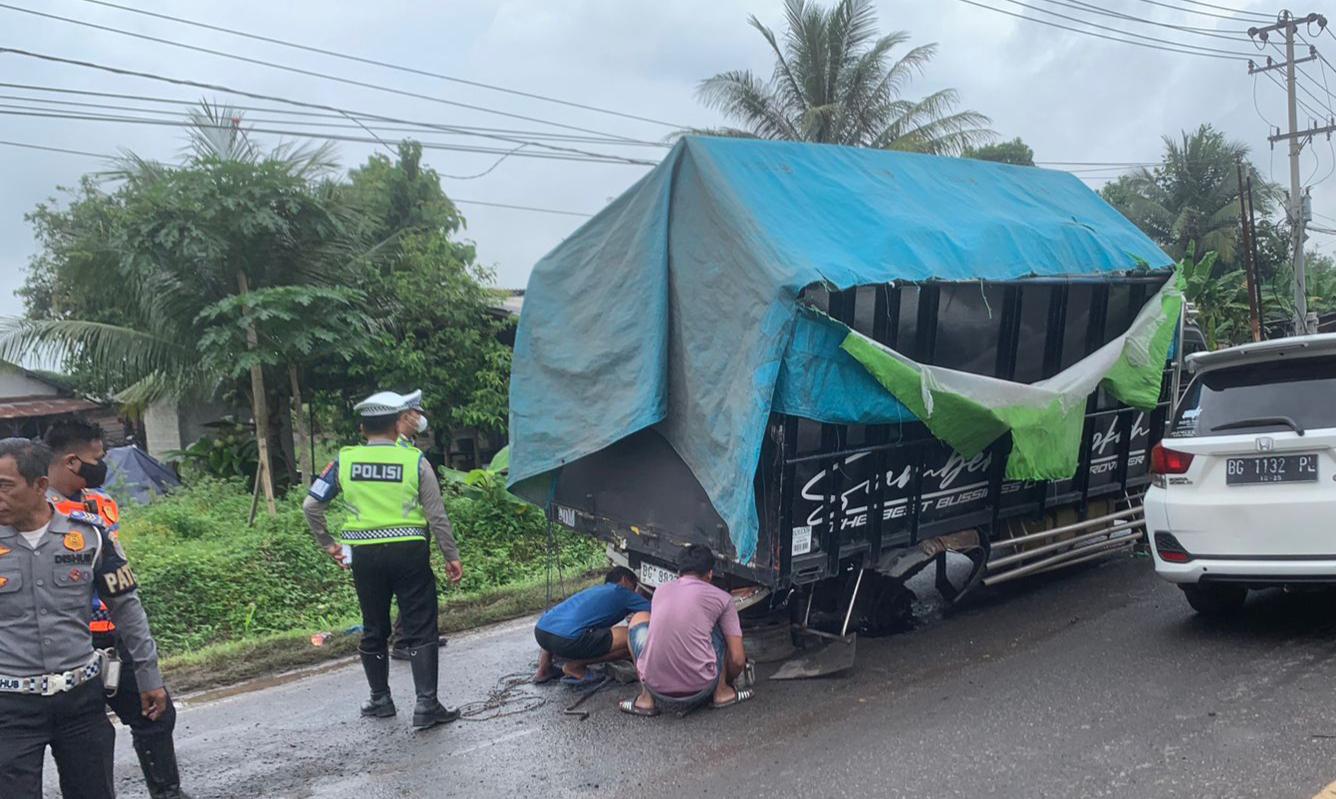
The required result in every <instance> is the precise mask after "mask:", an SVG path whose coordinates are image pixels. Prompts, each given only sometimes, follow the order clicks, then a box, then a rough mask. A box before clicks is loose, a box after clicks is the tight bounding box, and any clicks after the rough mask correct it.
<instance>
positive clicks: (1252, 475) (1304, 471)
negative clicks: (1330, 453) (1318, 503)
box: [1225, 454, 1317, 485]
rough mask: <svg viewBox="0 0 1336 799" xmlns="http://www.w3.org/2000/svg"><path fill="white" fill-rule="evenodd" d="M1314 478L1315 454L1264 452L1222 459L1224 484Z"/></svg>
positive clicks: (1307, 480)
mask: <svg viewBox="0 0 1336 799" xmlns="http://www.w3.org/2000/svg"><path fill="white" fill-rule="evenodd" d="M1313 482H1317V455H1312V454H1304V455H1265V456H1262V457H1260V458H1228V459H1226V460H1225V484H1226V485H1252V484H1256V483H1313Z"/></svg>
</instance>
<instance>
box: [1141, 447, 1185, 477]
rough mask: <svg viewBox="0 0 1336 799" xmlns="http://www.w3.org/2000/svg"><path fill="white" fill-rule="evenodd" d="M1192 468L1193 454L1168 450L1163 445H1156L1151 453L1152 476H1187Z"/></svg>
mask: <svg viewBox="0 0 1336 799" xmlns="http://www.w3.org/2000/svg"><path fill="white" fill-rule="evenodd" d="M1190 466H1192V453H1190V452H1179V451H1178V450H1175V449H1168V448H1166V447H1165V446H1164V445H1163V444H1156V445H1155V447H1154V448H1153V449H1151V451H1150V473H1151V474H1187V471H1188V467H1190Z"/></svg>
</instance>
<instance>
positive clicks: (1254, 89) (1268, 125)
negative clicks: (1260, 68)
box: [1252, 72, 1276, 132]
mask: <svg viewBox="0 0 1336 799" xmlns="http://www.w3.org/2000/svg"><path fill="white" fill-rule="evenodd" d="M1267 74H1270V73H1267V72H1254V73H1253V76H1252V79H1253V85H1252V98H1253V110H1254V111H1256V112H1257V117H1258V118H1259V119H1261V120H1262V121H1263V122H1265V123H1266V129H1267V131H1268V132H1269V131H1270V130H1271V129H1272V128H1274V127H1276V126H1275V125H1273V124H1271V120H1269V119H1267V118H1266V114H1263V113H1262V107H1261V106H1260V105H1258V104H1257V76H1258V75H1267Z"/></svg>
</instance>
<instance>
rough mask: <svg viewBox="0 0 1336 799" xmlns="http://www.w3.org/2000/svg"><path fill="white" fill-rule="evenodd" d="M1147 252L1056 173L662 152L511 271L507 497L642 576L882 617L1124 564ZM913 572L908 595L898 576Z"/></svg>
mask: <svg viewBox="0 0 1336 799" xmlns="http://www.w3.org/2000/svg"><path fill="white" fill-rule="evenodd" d="M1172 267H1173V263H1172V260H1171V259H1170V258H1169V256H1167V255H1166V254H1165V253H1163V252H1162V251H1161V250H1160V249H1159V248H1158V247H1157V246H1156V245H1155V244H1154V243H1153V242H1151V241H1150V240H1149V239H1148V238H1147V237H1146V236H1145V235H1144V234H1142V233H1141V231H1139V230H1138V229H1137V228H1136V227H1135V226H1133V225H1132V224H1131V223H1130V222H1128V221H1127V220H1126V219H1125V218H1123V217H1122V216H1121V215H1120V214H1118V213H1117V212H1116V211H1115V210H1113V209H1112V208H1111V207H1109V206H1108V205H1107V204H1105V203H1104V202H1103V201H1102V200H1101V199H1100V197H1099V196H1098V195H1097V194H1095V193H1094V192H1092V191H1090V190H1089V189H1088V188H1086V187H1085V186H1084V185H1083V184H1081V183H1080V181H1079V180H1078V179H1077V178H1075V177H1073V176H1071V175H1068V174H1066V173H1060V172H1054V171H1050V170H1044V169H1039V168H1035V167H1020V166H1010V165H1002V164H993V163H987V162H980V161H970V160H967V159H960V158H945V157H937V156H928V155H919V154H910V153H895V152H885V151H876V150H859V149H854V148H846V147H836V146H830V145H815V144H797V143H779V142H765V141H746V140H731V139H712V138H704V137H686V138H685V139H683V140H682V141H679V142H678V144H677V145H676V146H675V148H674V149H673V151H672V152H671V153H670V155H669V156H668V158H666V159H665V161H664V162H663V163H662V164H661V165H660V166H659V167H658V168H656V169H655V170H654V171H652V172H651V173H650V174H649V175H647V176H646V177H645V178H644V179H642V180H641V181H639V182H638V183H637V184H636V185H634V186H633V187H631V188H630V189H628V190H627V192H626V193H625V194H623V195H622V196H621V197H619V198H617V199H616V200H614V201H613V203H612V204H611V205H609V207H608V208H607V209H605V210H604V211H603V212H602V213H600V214H599V215H597V216H596V217H595V218H594V219H592V220H591V221H590V222H589V223H587V224H586V225H584V226H583V227H582V228H581V229H580V230H578V231H576V233H575V234H573V235H572V236H571V237H570V238H568V239H567V240H566V241H565V242H563V243H562V244H561V245H560V246H558V247H557V248H556V249H555V250H554V251H553V252H552V253H551V254H549V255H548V256H547V257H545V258H544V259H543V260H542V261H540V263H539V264H538V265H537V266H536V267H535V269H534V272H533V276H532V277H531V279H530V282H529V285H528V288H527V289H526V293H525V298H526V299H525V308H524V313H523V315H522V317H521V320H520V324H519V329H518V331H517V336H516V348H515V354H514V362H513V372H512V383H511V450H510V452H511V474H510V481H511V485H512V490H514V491H515V492H516V493H518V494H520V495H521V496H524V497H525V498H527V499H529V500H531V501H533V502H535V503H536V504H539V505H540V506H542V507H543V508H544V509H545V510H546V512H547V513H548V514H549V517H550V519H551V520H552V521H553V522H554V523H556V524H560V525H563V526H565V527H567V528H570V529H573V530H576V531H578V532H580V533H583V534H586V535H590V536H594V537H596V538H598V539H601V540H603V541H605V542H607V543H608V545H609V549H610V552H611V553H612V554H613V555H614V557H617V558H618V559H623V560H624V561H625V562H626V563H627V564H629V565H630V566H631V567H632V568H633V569H635V570H636V571H637V573H638V574H639V576H640V579H641V582H642V583H644V584H646V585H648V586H651V587H652V586H654V585H657V584H659V583H661V582H663V581H664V580H668V579H672V578H673V577H674V576H675V573H676V571H675V568H674V564H675V562H676V560H677V557H678V555H679V554H680V552H681V550H682V548H683V547H685V546H688V545H691V544H705V545H708V546H710V547H711V549H712V550H713V551H714V552H715V553H716V555H717V557H718V563H717V565H716V570H715V573H716V575H717V581H718V582H719V584H720V585H721V586H722V587H724V588H727V589H729V590H732V591H734V592H735V595H737V596H739V597H745V598H746V599H745V601H743V602H742V604H744V605H750V606H753V607H755V608H756V611H755V613H756V614H758V615H764V614H775V613H780V612H787V614H788V618H789V621H790V622H791V623H792V624H794V625H796V626H797V627H800V628H801V629H803V630H811V631H816V632H824V633H825V634H826V635H828V636H831V635H833V636H838V637H847V636H848V635H849V634H850V632H851V631H854V632H862V633H865V634H866V633H881V632H887V631H891V630H894V629H898V628H900V627H902V626H903V625H904V623H905V615H906V612H907V607H908V602H909V601H910V600H911V599H912V594H911V593H910V592H909V590H908V589H907V587H906V584H907V582H908V581H909V580H910V579H911V578H914V577H915V576H916V575H919V574H920V573H924V572H925V570H928V571H927V572H926V575H931V580H932V583H933V585H934V586H935V588H936V590H937V591H938V592H940V594H941V595H942V597H944V598H945V599H946V600H947V601H949V602H951V601H956V600H958V599H959V598H960V597H961V596H963V595H964V594H965V593H966V592H968V591H970V590H972V589H973V588H974V587H976V586H978V585H994V584H998V583H1002V582H1007V581H1010V580H1015V579H1020V578H1023V577H1026V576H1029V575H1033V574H1037V573H1042V572H1045V571H1049V570H1052V569H1056V568H1062V567H1065V566H1069V565H1074V564H1078V563H1083V562H1086V561H1089V560H1092V559H1095V558H1100V557H1104V556H1106V555H1109V554H1111V553H1116V552H1125V551H1126V550H1127V549H1128V548H1129V547H1133V546H1135V545H1136V544H1137V542H1138V541H1139V540H1140V539H1141V538H1142V536H1143V534H1144V531H1143V529H1142V524H1143V522H1142V513H1141V510H1140V497H1141V494H1142V493H1143V492H1144V489H1145V486H1146V485H1147V484H1148V482H1149V481H1150V472H1149V465H1150V464H1149V460H1148V452H1149V451H1150V449H1151V448H1152V447H1153V446H1154V445H1155V443H1157V441H1158V440H1159V438H1160V437H1161V434H1162V432H1163V430H1164V427H1165V421H1166V418H1167V416H1168V413H1169V410H1170V408H1169V406H1170V398H1171V397H1174V396H1175V395H1176V392H1177V390H1178V364H1177V358H1176V357H1175V356H1176V353H1177V351H1178V350H1180V349H1181V338H1182V335H1183V334H1182V325H1181V307H1182V303H1181V293H1180V292H1178V291H1177V289H1176V281H1175V278H1174V271H1173V268H1172ZM919 579H923V578H919Z"/></svg>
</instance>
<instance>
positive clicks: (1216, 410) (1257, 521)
mask: <svg viewBox="0 0 1336 799" xmlns="http://www.w3.org/2000/svg"><path fill="white" fill-rule="evenodd" d="M1188 367H1189V369H1190V371H1191V372H1192V373H1193V378H1192V382H1191V384H1190V385H1189V386H1188V389H1187V391H1186V392H1185V393H1184V395H1183V399H1182V401H1181V402H1180V403H1179V405H1178V407H1177V409H1176V410H1175V412H1174V415H1173V418H1172V419H1171V421H1170V424H1169V429H1168V431H1167V432H1166V434H1165V438H1164V440H1163V441H1161V442H1160V444H1158V445H1157V446H1156V447H1155V448H1154V449H1153V450H1152V452H1151V473H1152V484H1151V487H1150V488H1149V489H1148V490H1147V491H1146V500H1145V506H1146V531H1147V533H1148V534H1149V538H1150V541H1151V548H1152V552H1153V553H1154V559H1155V571H1156V573H1157V574H1159V575H1160V576H1161V577H1163V578H1164V579H1166V580H1169V581H1170V582H1174V583H1177V584H1178V585H1179V586H1180V587H1181V588H1182V589H1183V592H1184V593H1185V594H1186V596H1187V600H1188V603H1189V604H1190V605H1192V607H1193V608H1194V609H1195V610H1196V611H1197V612H1199V613H1204V614H1222V613H1228V612H1230V611H1233V610H1236V609H1238V608H1239V607H1241V606H1242V605H1243V602H1244V600H1245V599H1246V598H1247V594H1248V590H1249V589H1252V588H1264V587H1270V586H1294V585H1302V584H1313V583H1319V584H1320V583H1333V584H1336V334H1323V335H1316V336H1299V337H1295V338H1286V339H1277V340H1274V341H1263V342H1259V343H1256V344H1245V345H1242V346H1239V347H1231V348H1230V349H1226V350H1220V351H1218V352H1203V353H1197V354H1195V355H1192V356H1189V358H1188Z"/></svg>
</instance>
